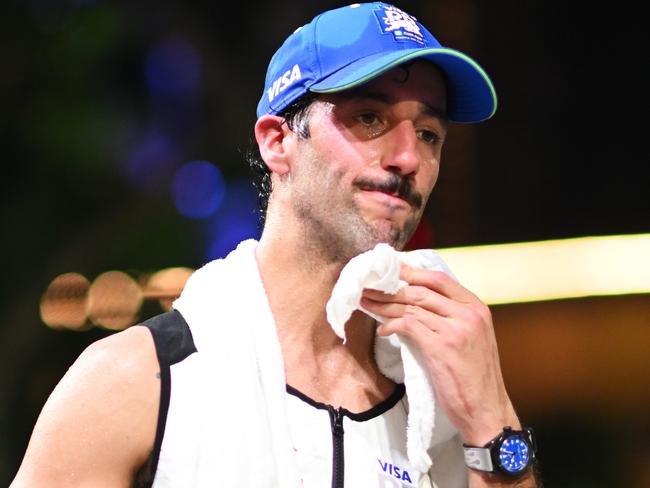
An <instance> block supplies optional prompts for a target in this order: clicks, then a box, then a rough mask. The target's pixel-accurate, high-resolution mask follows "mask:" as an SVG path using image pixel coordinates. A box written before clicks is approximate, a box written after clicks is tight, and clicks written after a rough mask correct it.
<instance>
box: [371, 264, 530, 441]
mask: <svg viewBox="0 0 650 488" xmlns="http://www.w3.org/2000/svg"><path fill="white" fill-rule="evenodd" d="M400 277H401V279H402V280H404V281H406V282H407V283H409V285H407V286H405V287H404V288H402V289H401V290H400V291H398V292H397V294H395V295H388V294H384V293H382V292H378V291H375V290H365V291H364V295H363V302H362V304H363V306H364V307H365V308H366V309H368V310H369V311H371V312H374V313H376V314H379V315H382V316H384V317H387V318H388V320H387V321H386V322H385V323H384V324H383V325H381V326H380V327H379V328H378V329H377V333H378V334H380V335H384V336H386V335H390V334H393V333H396V334H398V335H399V336H400V337H401V338H402V339H404V340H406V341H407V342H409V343H410V344H412V345H413V346H414V347H415V349H416V350H417V351H418V352H419V354H420V356H421V358H422V360H423V362H424V365H425V366H426V368H427V369H428V371H429V374H430V377H431V381H432V384H433V387H434V389H435V391H436V395H437V397H438V400H439V401H440V404H441V406H442V408H443V409H444V411H445V413H446V414H447V416H448V417H449V419H450V420H451V422H452V423H453V424H454V425H455V426H456V428H457V429H458V430H459V432H460V434H461V436H462V438H463V441H464V442H465V443H467V444H471V445H476V446H482V445H484V444H485V443H486V442H488V441H489V440H490V439H492V438H493V437H494V436H496V435H497V434H498V433H499V432H500V431H501V430H502V429H503V427H504V426H506V425H511V426H512V427H513V428H519V427H520V425H519V421H518V419H517V416H516V414H515V411H514V408H513V406H512V403H511V402H510V398H509V397H508V394H507V392H506V388H505V385H504V382H503V376H502V374H501V368H500V364H499V355H498V351H497V344H496V339H495V336H494V328H493V326H492V316H491V313H490V310H489V308H488V307H487V306H486V305H485V304H483V303H482V302H481V301H480V300H479V299H478V298H477V297H476V296H475V295H474V294H473V293H471V292H470V291H468V290H467V289H466V288H464V287H463V286H461V285H460V284H459V283H457V282H456V281H455V280H454V279H452V278H451V277H449V276H448V275H447V274H445V273H443V272H441V271H430V270H422V269H418V268H412V267H410V266H407V265H404V264H403V265H402V267H401V272H400Z"/></svg>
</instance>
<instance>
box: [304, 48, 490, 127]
mask: <svg viewBox="0 0 650 488" xmlns="http://www.w3.org/2000/svg"><path fill="white" fill-rule="evenodd" d="M438 53H439V54H446V55H449V56H452V57H455V58H458V59H460V60H462V61H464V62H465V63H467V64H469V65H470V66H471V67H472V68H473V69H474V70H475V71H476V73H478V74H479V75H480V77H481V78H482V79H483V81H484V82H485V84H486V86H487V87H488V88H489V90H490V94H491V96H492V104H493V108H492V112H491V113H490V114H489V115H488V116H487V117H484V118H482V119H481V120H486V119H489V118H490V117H492V116H493V115H494V113H495V112H496V109H497V95H496V90H495V89H494V85H493V84H492V81H491V80H490V77H489V76H488V75H487V73H486V72H485V71H484V70H483V68H481V66H479V65H478V63H476V61H474V60H473V59H472V58H470V57H469V56H467V55H465V54H463V53H461V52H459V51H455V50H453V49H448V48H431V49H422V50H419V51H415V52H411V53H408V54H406V55H404V56H401V57H399V58H397V59H394V60H392V61H391V62H390V63H387V64H385V65H383V66H382V67H380V68H378V69H376V70H374V71H372V72H370V73H368V74H366V75H365V76H363V77H362V78H359V79H357V80H355V81H352V82H350V83H346V84H344V85H338V86H334V87H331V88H313V87H311V88H310V89H309V91H312V92H314V93H336V92H340V91H344V90H349V89H351V88H355V87H357V86H359V85H363V84H364V83H367V82H368V81H370V80H372V79H373V78H376V77H378V76H379V75H381V74H382V73H385V72H386V71H388V70H390V69H392V68H394V67H396V66H398V65H400V64H403V63H405V62H407V61H409V60H411V59H416V58H422V57H426V56H427V55H429V54H438ZM443 71H445V70H444V69H443ZM474 122H479V120H476V121H474Z"/></svg>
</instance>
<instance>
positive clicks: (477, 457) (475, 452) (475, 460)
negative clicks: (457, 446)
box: [463, 446, 494, 473]
mask: <svg viewBox="0 0 650 488" xmlns="http://www.w3.org/2000/svg"><path fill="white" fill-rule="evenodd" d="M463 451H464V454H465V465H467V467H469V468H472V469H478V470H479V471H487V472H489V473H492V472H493V471H494V466H493V464H492V456H491V455H490V450H489V449H487V448H485V447H467V446H464V447H463Z"/></svg>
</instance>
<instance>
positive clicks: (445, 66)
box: [309, 48, 497, 122]
mask: <svg viewBox="0 0 650 488" xmlns="http://www.w3.org/2000/svg"><path fill="white" fill-rule="evenodd" d="M411 59H426V60H429V61H431V62H432V63H434V64H435V65H437V66H438V67H439V68H440V69H441V70H442V72H443V73H444V74H445V76H446V79H447V100H448V103H447V105H448V107H447V112H448V116H449V120H451V121H453V122H480V121H482V120H486V119H489V118H490V117H492V115H494V112H495V111H496V109H497V96H496V92H495V90H494V86H493V85H492V81H491V80H490V78H489V77H488V75H487V73H486V72H485V71H483V68H481V67H480V66H479V65H478V64H477V63H476V61H474V60H473V59H471V58H470V57H469V56H466V55H465V54H463V53H461V52H459V51H455V50H453V49H449V48H433V49H411V50H402V51H398V52H388V53H379V54H375V55H372V56H367V57H365V58H362V59H359V60H357V61H354V62H352V63H351V64H348V65H347V66H345V67H343V68H341V69H340V70H338V71H336V72H335V73H332V74H331V75H330V76H328V77H326V78H324V79H323V80H321V81H319V82H318V83H314V84H313V85H312V86H311V87H310V88H309V89H310V91H313V92H316V93H333V92H338V91H343V90H348V89H350V88H354V87H356V86H359V85H362V84H364V83H367V82H368V81H370V80H372V79H374V78H376V77H378V76H380V75H382V74H383V73H385V72H386V71H388V70H390V69H392V68H394V67H396V66H398V65H400V64H402V63H404V62H406V61H409V60H411Z"/></svg>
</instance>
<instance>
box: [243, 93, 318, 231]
mask: <svg viewBox="0 0 650 488" xmlns="http://www.w3.org/2000/svg"><path fill="white" fill-rule="evenodd" d="M316 97H317V95H316V94H315V93H307V94H306V95H304V96H302V97H300V98H299V99H298V100H296V101H295V102H293V103H292V104H291V105H289V106H288V107H287V108H285V109H284V110H283V111H282V112H280V113H279V114H278V116H280V117H282V118H283V119H284V121H285V122H286V124H287V127H289V129H291V130H292V131H293V132H295V133H296V134H297V136H298V137H299V138H301V139H309V136H310V133H309V109H310V108H311V106H312V105H313V103H314V101H315V100H316ZM245 157H246V162H247V163H248V167H249V169H250V172H251V178H252V179H253V186H255V189H256V190H257V200H258V205H259V210H260V221H259V224H260V227H261V228H264V222H265V221H266V209H267V207H268V205H269V197H270V196H271V192H272V191H273V187H272V185H271V171H270V170H269V168H268V166H267V165H266V163H265V162H264V160H263V159H262V156H261V155H260V148H259V146H258V145H257V141H256V140H255V134H254V132H253V131H251V135H250V136H249V140H248V147H247V149H246V153H245Z"/></svg>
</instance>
